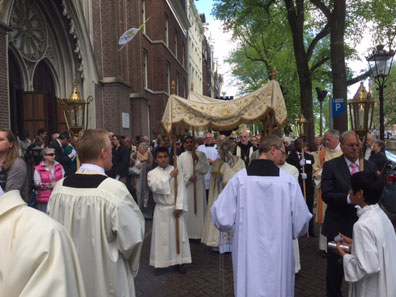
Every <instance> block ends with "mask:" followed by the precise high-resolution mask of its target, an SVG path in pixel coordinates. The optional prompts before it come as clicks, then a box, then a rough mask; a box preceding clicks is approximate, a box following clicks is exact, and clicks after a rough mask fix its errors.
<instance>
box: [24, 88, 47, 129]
mask: <svg viewBox="0 0 396 297" xmlns="http://www.w3.org/2000/svg"><path fill="white" fill-rule="evenodd" d="M47 114H48V111H47V96H46V94H44V93H42V92H25V93H24V95H23V126H24V129H25V130H27V131H28V133H29V135H37V131H38V130H39V129H40V128H44V129H45V130H47V131H48V119H47Z"/></svg>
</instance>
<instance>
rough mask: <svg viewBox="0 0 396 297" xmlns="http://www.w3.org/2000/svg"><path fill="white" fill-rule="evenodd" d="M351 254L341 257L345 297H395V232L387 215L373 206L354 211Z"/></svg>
mask: <svg viewBox="0 0 396 297" xmlns="http://www.w3.org/2000/svg"><path fill="white" fill-rule="evenodd" d="M357 214H358V216H359V220H358V221H357V222H356V223H355V225H353V244H352V253H351V254H346V255H345V256H344V259H343V262H344V275H345V280H346V281H348V282H349V297H374V296H378V297H394V296H396V235H395V230H394V229H393V226H392V223H391V222H390V220H389V218H388V217H387V215H386V214H385V213H384V212H383V211H382V209H381V208H380V207H379V206H378V204H375V205H368V206H365V207H364V208H362V209H360V210H358V212H357Z"/></svg>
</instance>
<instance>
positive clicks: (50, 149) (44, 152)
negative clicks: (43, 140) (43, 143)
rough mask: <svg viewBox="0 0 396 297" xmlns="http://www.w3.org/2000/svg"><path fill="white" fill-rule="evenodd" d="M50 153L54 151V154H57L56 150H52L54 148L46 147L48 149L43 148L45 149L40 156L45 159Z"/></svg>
mask: <svg viewBox="0 0 396 297" xmlns="http://www.w3.org/2000/svg"><path fill="white" fill-rule="evenodd" d="M49 151H54V153H55V149H54V148H52V147H46V148H43V149H42V150H41V153H40V156H41V157H44V155H46V154H48V152H49Z"/></svg>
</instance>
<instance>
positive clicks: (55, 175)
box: [33, 147, 65, 212]
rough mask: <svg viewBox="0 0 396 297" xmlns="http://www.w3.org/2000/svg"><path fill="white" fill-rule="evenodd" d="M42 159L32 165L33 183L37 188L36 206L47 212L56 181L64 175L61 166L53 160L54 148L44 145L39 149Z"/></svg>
mask: <svg viewBox="0 0 396 297" xmlns="http://www.w3.org/2000/svg"><path fill="white" fill-rule="evenodd" d="M41 156H42V157H43V161H41V162H40V164H39V165H37V166H36V167H34V176H33V179H34V185H35V186H36V188H37V196H36V202H37V204H36V208H37V209H38V210H41V211H43V212H47V204H48V200H49V197H50V196H51V192H52V189H53V188H54V186H55V184H56V182H57V181H58V180H60V179H62V178H63V177H64V175H65V171H64V169H63V166H62V165H61V164H59V163H58V162H57V161H55V149H53V148H49V147H46V148H45V149H43V150H42V151H41Z"/></svg>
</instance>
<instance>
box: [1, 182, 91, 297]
mask: <svg viewBox="0 0 396 297" xmlns="http://www.w3.org/2000/svg"><path fill="white" fill-rule="evenodd" d="M0 192H2V191H1V187H0ZM3 194H4V193H3ZM0 234H1V239H0V255H1V256H0V258H1V260H0V296H4V297H8V296H10V297H11V296H19V297H29V296H56V297H69V296H73V297H84V296H86V295H85V289H84V283H83V279H82V274H81V269H80V264H79V261H78V257H77V253H76V250H75V248H74V245H73V241H72V240H71V238H70V236H69V235H68V234H67V232H66V230H65V228H63V226H62V225H61V224H59V223H58V222H56V221H54V220H52V219H51V218H50V217H48V216H47V215H46V214H44V213H42V212H40V211H38V210H35V209H33V208H31V207H28V206H27V205H26V203H25V201H23V200H22V198H21V195H20V193H19V191H18V190H13V191H9V192H7V193H5V194H4V195H2V194H0Z"/></svg>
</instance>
